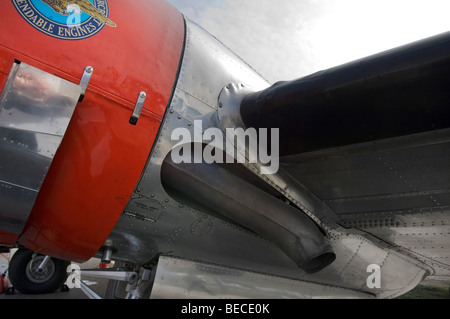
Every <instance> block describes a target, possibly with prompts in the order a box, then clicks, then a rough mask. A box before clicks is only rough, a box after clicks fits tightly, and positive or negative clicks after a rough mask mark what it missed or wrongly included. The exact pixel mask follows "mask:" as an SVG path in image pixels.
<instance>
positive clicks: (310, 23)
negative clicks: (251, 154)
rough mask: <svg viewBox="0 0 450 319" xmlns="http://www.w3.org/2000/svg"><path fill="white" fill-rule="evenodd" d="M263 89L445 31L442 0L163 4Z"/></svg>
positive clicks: (447, 14)
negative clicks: (263, 82)
mask: <svg viewBox="0 0 450 319" xmlns="http://www.w3.org/2000/svg"><path fill="white" fill-rule="evenodd" d="M169 2H170V3H171V4H172V5H174V6H175V7H177V8H178V9H179V10H180V11H181V12H182V13H183V14H184V15H185V16H186V17H187V18H189V19H191V20H193V21H194V22H196V23H198V24H199V25H201V26H202V27H203V28H205V29H206V30H207V31H209V32H210V33H211V34H213V35H215V36H216V37H217V38H218V39H220V40H221V41H222V42H223V43H224V44H226V45H227V46H228V47H229V48H230V49H232V50H233V51H235V52H236V53H237V54H238V55H239V56H240V57H241V58H242V59H244V60H245V61H246V62H247V63H248V64H250V65H251V66H252V67H253V68H254V69H256V70H257V71H258V72H259V73H260V74H261V75H263V76H264V77H265V78H266V79H267V80H269V81H270V82H275V81H278V80H291V79H294V78H298V77H300V76H304V75H308V74H311V73H313V72H316V71H319V70H321V69H326V68H329V67H332V66H336V65H339V64H342V63H345V62H349V61H352V60H355V59H357V58H361V57H364V56H367V55H370V54H374V53H377V52H380V51H384V50H387V49H390V48H393V47H396V46H399V45H402V44H405V43H409V42H412V41H415V40H418V39H422V38H426V37H429V36H432V35H435V34H438V33H441V32H445V31H450V1H449V0H427V1H424V0H421V1H418V0H283V1H280V0H169Z"/></svg>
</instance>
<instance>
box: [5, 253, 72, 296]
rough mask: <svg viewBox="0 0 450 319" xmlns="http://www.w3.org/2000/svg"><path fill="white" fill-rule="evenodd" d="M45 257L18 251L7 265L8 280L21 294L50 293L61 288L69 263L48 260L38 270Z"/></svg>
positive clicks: (54, 259)
mask: <svg viewBox="0 0 450 319" xmlns="http://www.w3.org/2000/svg"><path fill="white" fill-rule="evenodd" d="M44 259H45V256H44V255H39V254H35V253H33V252H32V251H30V250H28V249H23V248H21V249H19V250H18V251H17V252H16V253H15V254H14V255H13V257H12V258H11V262H10V263H9V270H8V272H9V280H10V281H11V283H12V285H13V286H14V288H16V289H17V290H18V291H20V292H21V293H23V294H44V293H52V292H55V291H56V290H58V289H59V288H61V287H62V285H63V284H64V282H65V281H66V279H67V266H69V264H70V262H69V261H64V260H60V259H56V258H50V260H48V262H47V263H46V264H45V266H44V267H43V268H42V269H41V270H39V269H38V268H39V266H40V265H41V264H42V262H43V261H44Z"/></svg>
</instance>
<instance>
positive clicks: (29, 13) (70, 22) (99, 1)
mask: <svg viewBox="0 0 450 319" xmlns="http://www.w3.org/2000/svg"><path fill="white" fill-rule="evenodd" d="M12 3H13V4H14V6H15V7H16V9H17V11H18V12H19V13H20V15H21V16H22V17H23V18H24V19H25V20H26V21H27V22H28V23H29V24H31V25H32V26H33V27H35V28H36V29H38V30H39V31H41V32H43V33H45V34H47V35H49V36H52V37H54V38H58V39H64V40H81V39H86V38H89V37H91V36H93V35H94V34H97V33H98V32H99V31H100V30H101V29H103V27H104V26H105V25H108V26H110V27H115V26H116V24H115V23H114V22H112V21H111V20H110V19H109V18H108V17H109V6H108V2H107V1H106V0H12Z"/></svg>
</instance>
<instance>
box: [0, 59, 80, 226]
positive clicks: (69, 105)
mask: <svg viewBox="0 0 450 319" xmlns="http://www.w3.org/2000/svg"><path fill="white" fill-rule="evenodd" d="M80 93H81V88H80V86H78V85H76V84H73V83H70V82H68V81H65V80H63V79H61V78H59V77H56V76H54V75H51V74H49V73H46V72H44V71H41V70H39V69H36V68H34V67H32V66H30V65H27V64H25V63H20V64H17V63H15V64H14V66H13V68H12V69H11V72H10V74H9V77H8V81H7V83H6V85H5V87H4V88H3V91H2V96H1V100H0V101H1V105H0V203H1V207H0V215H1V217H2V220H3V221H4V222H2V224H1V225H0V230H2V231H6V232H10V233H13V234H20V232H21V231H22V229H23V227H24V226H25V223H26V221H27V219H28V216H29V214H30V212H31V209H32V208H33V205H34V202H35V199H36V197H37V194H38V193H39V190H40V188H41V186H42V183H43V182H44V179H45V176H46V174H47V171H48V169H49V167H50V165H51V163H52V160H53V157H54V156H55V154H56V151H57V149H58V147H59V145H60V143H61V140H62V138H63V136H64V133H65V131H66V129H67V126H68V125H69V121H70V119H71V117H72V114H73V112H74V110H75V106H76V104H77V102H78V98H79V96H80Z"/></svg>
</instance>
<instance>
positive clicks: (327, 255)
mask: <svg viewBox="0 0 450 319" xmlns="http://www.w3.org/2000/svg"><path fill="white" fill-rule="evenodd" d="M161 180H162V183H163V186H164V187H165V189H166V191H168V192H169V193H170V194H176V195H175V196H176V197H178V198H177V199H180V198H179V197H180V196H181V197H182V199H181V201H183V199H184V200H185V201H186V200H187V201H188V202H191V203H192V201H195V202H196V203H197V204H200V205H202V206H203V207H205V208H207V209H210V210H213V211H214V212H216V213H218V214H220V215H221V216H223V217H225V218H227V219H230V220H233V221H234V222H236V223H238V224H240V225H242V226H244V227H246V228H248V229H250V230H252V231H254V232H255V233H257V234H259V235H261V236H263V237H265V238H267V239H269V240H271V241H272V242H273V243H274V244H275V245H277V246H278V247H279V248H280V249H281V250H282V251H283V252H284V253H285V254H286V255H287V256H289V257H290V258H291V259H292V260H293V261H294V262H295V263H296V264H297V265H298V266H299V267H300V268H301V269H303V270H304V271H305V272H307V273H315V272H318V271H320V270H321V269H323V268H325V267H327V266H328V265H330V264H331V263H332V262H333V261H334V260H335V258H336V255H335V253H334V252H333V250H332V247H331V245H330V243H329V241H328V239H327V237H326V236H325V234H324V233H323V232H322V231H321V229H319V227H318V226H317V225H316V223H314V221H312V220H311V219H310V218H309V217H308V216H306V215H305V214H304V213H303V212H301V211H299V210H298V209H296V208H294V207H292V206H290V205H288V204H286V203H284V202H282V201H281V200H279V199H277V198H275V197H273V196H271V195H269V194H268V193H266V192H265V191H263V190H262V189H260V188H258V187H256V186H254V185H252V184H250V183H249V182H247V181H245V180H243V179H242V178H240V177H238V176H237V175H235V174H233V173H231V172H230V171H229V170H227V169H226V168H224V167H222V166H219V165H217V164H206V163H201V164H186V163H181V164H175V163H174V162H173V161H172V159H171V156H170V154H169V156H167V158H166V160H165V161H164V164H163V166H162V171H161Z"/></svg>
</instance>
